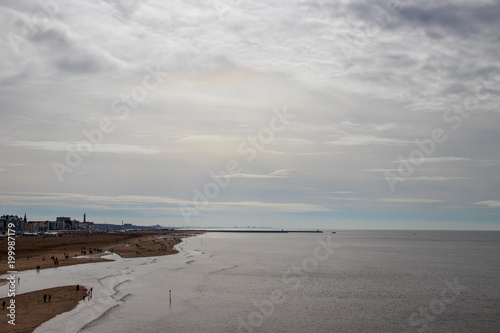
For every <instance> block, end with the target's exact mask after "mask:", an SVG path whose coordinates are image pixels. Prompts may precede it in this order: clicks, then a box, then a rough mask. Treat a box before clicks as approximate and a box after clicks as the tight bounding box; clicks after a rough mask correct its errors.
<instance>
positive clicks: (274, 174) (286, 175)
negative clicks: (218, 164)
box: [220, 169, 290, 178]
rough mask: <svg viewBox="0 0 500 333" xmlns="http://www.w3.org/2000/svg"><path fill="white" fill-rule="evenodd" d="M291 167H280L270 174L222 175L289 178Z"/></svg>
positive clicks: (231, 175)
mask: <svg viewBox="0 0 500 333" xmlns="http://www.w3.org/2000/svg"><path fill="white" fill-rule="evenodd" d="M289 170H290V169H280V170H276V171H273V172H271V173H269V174H253V173H234V174H230V175H224V176H220V177H230V178H289V177H290V172H289Z"/></svg>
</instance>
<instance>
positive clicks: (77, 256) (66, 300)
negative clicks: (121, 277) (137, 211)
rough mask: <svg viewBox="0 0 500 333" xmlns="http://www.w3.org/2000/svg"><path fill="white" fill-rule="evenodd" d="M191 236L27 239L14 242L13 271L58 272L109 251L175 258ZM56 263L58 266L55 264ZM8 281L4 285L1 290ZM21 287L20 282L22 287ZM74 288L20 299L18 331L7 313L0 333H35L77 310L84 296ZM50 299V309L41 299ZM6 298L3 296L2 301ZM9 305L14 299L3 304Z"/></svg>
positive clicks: (0, 257)
mask: <svg viewBox="0 0 500 333" xmlns="http://www.w3.org/2000/svg"><path fill="white" fill-rule="evenodd" d="M194 234H196V233H193V232H189V233H188V232H179V231H161V232H160V231H151V232H150V231H147V232H134V233H92V234H73V235H62V236H58V237H56V236H46V237H41V236H26V237H17V238H16V266H15V270H17V271H22V270H29V269H36V267H37V266H39V267H40V269H47V268H54V267H58V266H68V265H77V264H83V263H89V262H100V261H108V259H103V258H101V256H102V255H103V254H104V253H105V251H110V252H114V253H117V254H119V255H120V256H122V257H124V258H134V257H150V256H161V255H168V254H174V253H177V252H178V251H177V250H174V245H176V244H178V243H180V242H181V240H182V238H185V237H188V236H192V235H194ZM6 253H7V241H6V240H5V239H2V240H0V275H2V274H6V273H7V270H8V269H7V255H6ZM55 259H56V260H55ZM5 283H6V280H5V279H3V280H0V285H2V284H5ZM20 283H21V284H22V281H20ZM83 288H84V287H81V288H80V291H79V292H77V291H76V286H66V287H57V288H50V289H43V290H37V291H34V292H30V293H26V294H20V295H16V297H15V300H16V325H15V326H12V325H10V324H8V323H7V321H8V320H9V318H8V317H7V316H6V314H7V309H5V310H1V311H2V312H1V317H3V319H1V320H0V332H32V331H33V330H34V329H35V328H36V327H38V326H39V325H41V324H42V323H44V322H45V321H47V320H49V319H51V318H53V317H55V316H56V315H58V314H60V313H63V312H66V311H69V310H71V309H73V308H74V307H75V306H76V305H77V304H78V302H79V301H80V300H82V297H83V296H84V295H85V291H83ZM44 294H47V295H51V298H52V299H51V303H50V304H49V303H43V295H44ZM1 296H4V295H1ZM3 300H5V301H6V306H8V305H9V302H10V298H3V299H0V309H2V301H3Z"/></svg>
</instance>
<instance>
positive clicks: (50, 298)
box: [49, 295, 52, 303]
mask: <svg viewBox="0 0 500 333" xmlns="http://www.w3.org/2000/svg"><path fill="white" fill-rule="evenodd" d="M51 301H52V297H51V296H50V295H49V303H50V302H51Z"/></svg>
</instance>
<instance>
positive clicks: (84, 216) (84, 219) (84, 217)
mask: <svg viewBox="0 0 500 333" xmlns="http://www.w3.org/2000/svg"><path fill="white" fill-rule="evenodd" d="M85 222H87V214H86V213H83V223H85Z"/></svg>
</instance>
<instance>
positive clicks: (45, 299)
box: [43, 294, 52, 303]
mask: <svg viewBox="0 0 500 333" xmlns="http://www.w3.org/2000/svg"><path fill="white" fill-rule="evenodd" d="M43 302H44V303H47V294H44V295H43ZM50 302H52V296H50V295H49V299H48V303H50Z"/></svg>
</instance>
